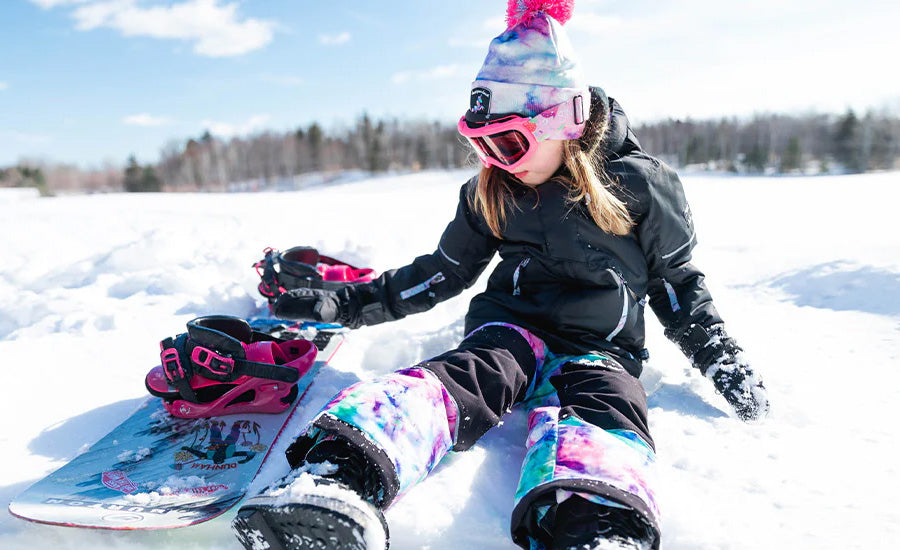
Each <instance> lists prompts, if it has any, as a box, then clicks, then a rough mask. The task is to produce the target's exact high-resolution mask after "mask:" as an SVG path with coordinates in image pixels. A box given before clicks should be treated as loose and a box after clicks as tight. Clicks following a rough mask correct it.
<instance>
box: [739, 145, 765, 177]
mask: <svg viewBox="0 0 900 550" xmlns="http://www.w3.org/2000/svg"><path fill="white" fill-rule="evenodd" d="M744 162H746V163H747V169H748V170H750V171H751V172H760V173H762V172H764V171H765V170H766V164H768V162H769V152H768V151H766V150H765V149H764V148H763V147H762V146H761V145H760V144H759V143H758V142H757V143H754V144H753V148H752V149H750V152H749V153H747V156H746V158H745V159H744Z"/></svg>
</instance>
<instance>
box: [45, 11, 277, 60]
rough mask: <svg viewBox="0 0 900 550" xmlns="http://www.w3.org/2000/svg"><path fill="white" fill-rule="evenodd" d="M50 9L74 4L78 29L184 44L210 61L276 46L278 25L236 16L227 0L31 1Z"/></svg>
mask: <svg viewBox="0 0 900 550" xmlns="http://www.w3.org/2000/svg"><path fill="white" fill-rule="evenodd" d="M31 1H32V2H34V3H37V4H38V5H40V6H42V7H45V8H50V7H55V6H62V5H72V7H73V9H72V12H71V14H72V18H73V19H74V20H75V28H77V29H78V30H81V31H89V30H94V29H99V28H107V29H113V30H116V31H118V32H119V33H121V34H122V35H123V36H148V37H151V38H159V39H169V40H185V41H188V42H192V43H193V50H194V53H196V54H198V55H203V56H207V57H228V56H235V55H241V54H245V53H248V52H252V51H254V50H258V49H260V48H263V47H264V46H266V45H267V44H268V43H269V42H271V41H272V36H273V32H274V27H275V23H274V22H273V21H265V20H261V19H254V18H250V17H243V18H242V17H241V16H240V15H239V14H238V13H237V9H238V4H237V3H225V2H226V0H185V1H182V2H175V3H168V4H165V5H160V4H157V5H142V4H139V3H138V1H137V0H31Z"/></svg>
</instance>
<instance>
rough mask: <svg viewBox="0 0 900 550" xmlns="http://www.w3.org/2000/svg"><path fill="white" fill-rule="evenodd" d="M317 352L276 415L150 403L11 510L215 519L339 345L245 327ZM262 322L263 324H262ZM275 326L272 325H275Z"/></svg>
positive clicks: (324, 336)
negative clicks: (191, 412) (190, 412)
mask: <svg viewBox="0 0 900 550" xmlns="http://www.w3.org/2000/svg"><path fill="white" fill-rule="evenodd" d="M254 324H256V326H254V328H255V329H257V330H259V329H263V330H266V329H273V328H277V329H280V331H281V334H282V335H283V336H286V337H304V338H307V339H309V340H312V341H313V342H314V343H315V344H316V347H317V348H318V349H319V352H318V355H317V356H316V361H315V363H314V364H313V366H312V367H311V368H310V370H309V372H308V373H307V374H306V375H304V377H303V378H301V379H300V380H299V381H298V383H297V389H298V393H297V398H296V399H295V400H294V404H293V406H292V407H291V408H289V409H288V410H286V411H284V412H283V413H281V414H235V415H225V416H217V417H211V418H200V419H181V418H176V417H174V416H171V415H170V414H168V412H166V410H165V408H163V405H162V400H161V399H159V398H156V397H148V398H147V399H146V400H145V401H144V402H143V403H142V404H141V406H140V407H139V408H138V410H137V411H135V412H134V414H132V415H131V416H130V417H129V418H127V419H126V420H125V421H124V422H122V423H121V424H120V425H119V426H117V427H116V428H114V429H113V431H111V432H110V433H109V434H107V435H106V436H104V437H103V438H102V439H101V440H100V441H98V442H97V443H95V444H94V445H93V446H91V448H90V449H88V450H87V451H86V452H85V453H83V454H81V455H79V456H77V457H76V458H74V459H73V460H72V461H71V462H69V463H68V464H66V465H64V466H63V467H61V468H60V469H58V470H56V471H55V472H53V473H52V474H50V475H48V476H47V477H45V478H44V479H42V480H40V481H38V482H37V483H35V484H34V485H32V486H31V487H30V488H28V489H27V490H26V491H25V492H23V493H22V494H20V495H19V496H18V497H17V498H16V499H15V500H13V501H12V502H11V503H10V505H9V511H10V513H11V514H12V515H14V516H16V517H18V518H21V519H25V520H29V521H34V522H38V523H46V524H50V525H61V526H69V527H85V528H94V529H119V530H136V529H171V528H176V527H186V526H188V525H194V524H197V523H201V522H204V521H207V520H210V519H213V518H215V517H217V516H219V515H221V514H223V513H225V512H226V511H228V510H229V509H230V508H232V507H233V506H234V505H235V504H237V503H238V502H239V501H240V500H241V499H242V498H243V496H244V494H245V493H246V490H247V488H248V487H249V485H250V483H251V482H252V481H253V479H254V478H255V477H256V474H257V473H258V472H259V470H260V468H261V467H262V464H263V462H264V461H265V459H266V457H267V456H268V454H269V451H270V450H271V448H272V446H273V444H274V443H275V442H276V441H277V439H278V436H279V435H281V432H282V430H283V429H284V427H285V426H286V425H287V423H288V421H289V420H290V417H291V415H292V414H293V413H294V411H295V410H296V409H297V406H298V404H299V403H300V402H301V400H302V399H303V396H304V395H305V393H306V391H307V390H308V389H309V386H310V385H311V384H312V382H313V380H314V379H315V376H316V374H317V373H318V371H319V370H320V369H321V368H322V367H323V366H324V365H326V364H327V363H328V361H329V360H330V359H331V358H332V356H333V355H334V353H335V351H337V349H338V347H340V345H341V342H342V341H343V339H344V336H345V334H344V333H345V332H346V329H342V328H340V326H339V325H323V324H316V323H304V324H302V325H290V324H284V323H278V322H270V321H267V320H256V323H254V321H251V325H254ZM260 325H263V326H260ZM276 325H277V326H276Z"/></svg>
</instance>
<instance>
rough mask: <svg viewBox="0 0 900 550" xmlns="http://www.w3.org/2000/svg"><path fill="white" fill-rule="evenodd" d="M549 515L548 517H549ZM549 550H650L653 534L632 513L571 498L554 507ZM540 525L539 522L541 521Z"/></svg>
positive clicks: (633, 512)
mask: <svg viewBox="0 0 900 550" xmlns="http://www.w3.org/2000/svg"><path fill="white" fill-rule="evenodd" d="M549 515H550V514H548V516H549ZM545 519H548V520H549V521H552V526H548V529H547V530H548V531H551V532H552V538H551V541H552V542H551V543H550V545H548V546H549V548H550V550H613V549H615V550H651V549H652V548H654V539H655V538H656V535H655V534H654V532H653V528H652V527H651V526H650V525H649V524H648V523H647V522H646V521H644V519H643V518H642V517H641V516H640V515H639V514H638V513H637V512H635V511H634V510H626V509H623V508H616V507H612V506H603V505H601V504H596V503H594V502H591V501H589V500H587V499H585V498H583V497H580V496H578V495H572V496H570V497H569V498H567V499H566V500H564V501H563V502H561V503H560V504H559V505H557V506H556V510H555V514H553V515H552V517H549V518H545ZM542 523H543V522H542Z"/></svg>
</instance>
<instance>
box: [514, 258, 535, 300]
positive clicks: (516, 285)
mask: <svg viewBox="0 0 900 550" xmlns="http://www.w3.org/2000/svg"><path fill="white" fill-rule="evenodd" d="M530 261H531V257H527V258H525V259H523V260H522V261H521V262H519V265H517V266H516V270H515V271H514V272H513V296H519V295H520V294H522V289H521V288H519V274H520V273H521V271H522V269H524V268H525V266H526V265H528V262H530Z"/></svg>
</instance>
